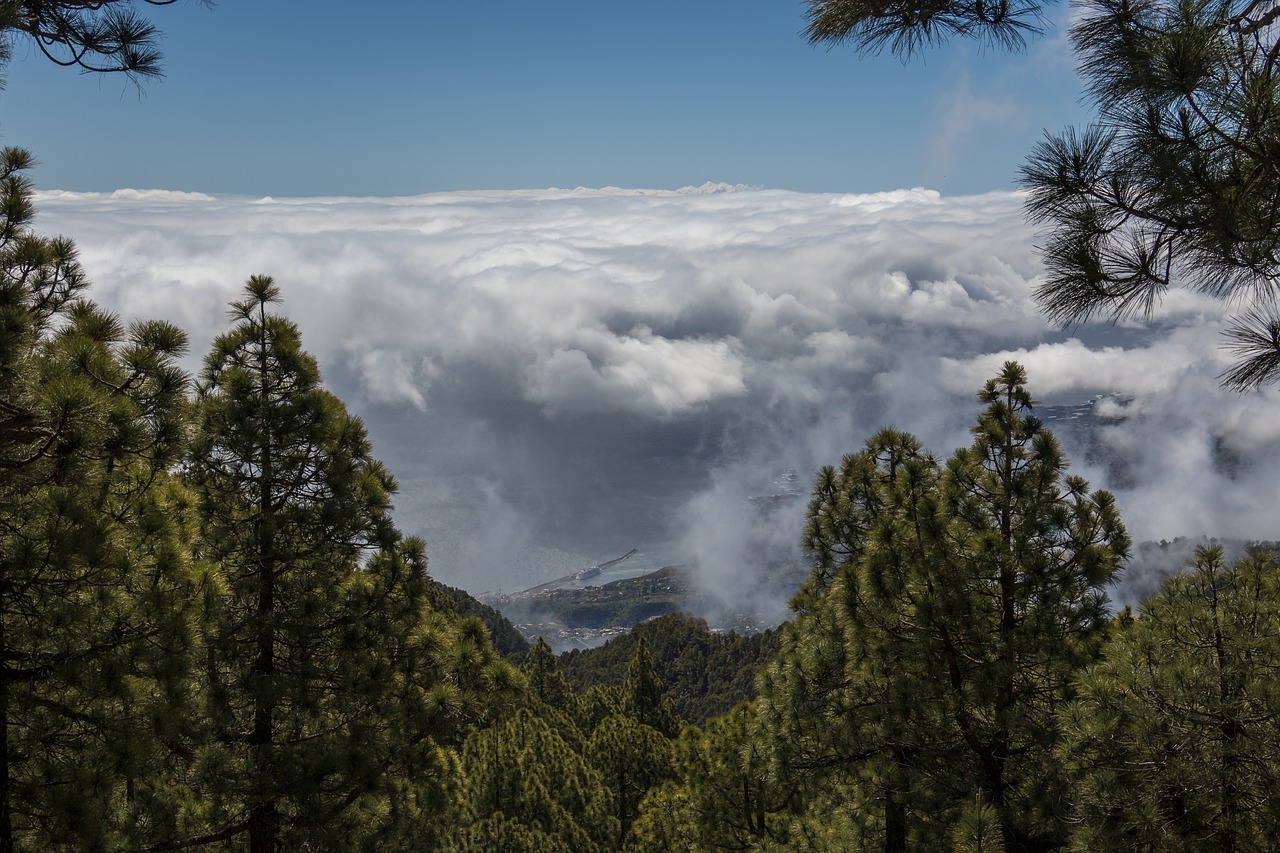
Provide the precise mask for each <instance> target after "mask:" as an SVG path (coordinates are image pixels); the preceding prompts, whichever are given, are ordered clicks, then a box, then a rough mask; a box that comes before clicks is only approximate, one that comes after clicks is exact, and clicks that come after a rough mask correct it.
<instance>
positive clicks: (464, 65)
mask: <svg viewBox="0 0 1280 853" xmlns="http://www.w3.org/2000/svg"><path fill="white" fill-rule="evenodd" d="M368 8H369V12H368V13H364V9H365V7H363V6H358V5H353V4H350V3H338V2H332V1H331V0H313V2H307V3H305V4H304V3H302V2H297V0H258V2H250V0H220V2H218V3H217V5H216V6H214V7H213V8H212V9H209V8H206V7H204V6H202V5H200V4H198V3H195V2H190V0H187V1H186V2H180V3H178V4H176V5H174V6H170V7H159V8H154V9H146V10H145V11H147V13H148V14H150V15H151V16H152V19H153V20H154V21H155V23H156V24H157V25H158V26H159V27H160V29H161V30H162V31H163V33H164V41H163V49H164V51H165V54H166V59H165V69H166V74H165V78H164V79H163V80H160V81H156V82H151V83H147V84H145V85H144V91H143V92H141V93H140V92H139V91H138V90H137V89H135V88H134V87H133V86H132V85H130V84H129V83H127V82H126V81H125V80H123V79H121V78H119V77H111V76H106V77H104V76H100V75H81V74H77V73H75V72H73V71H70V70H66V69H60V68H56V67H54V66H53V65H52V64H51V63H49V62H48V61H46V60H45V59H43V57H41V56H40V55H39V54H38V52H36V51H34V50H33V49H32V48H31V47H30V46H28V45H25V44H21V43H19V44H18V45H16V49H15V54H14V60H13V62H12V63H11V66H10V68H9V69H8V74H7V82H6V87H5V89H4V91H3V92H0V135H2V137H3V142H4V143H5V144H10V145H21V146H24V147H27V148H29V149H31V150H33V151H34V152H35V153H36V155H37V157H38V159H39V160H40V162H41V164H42V165H41V167H40V169H39V171H38V172H37V173H36V175H35V178H36V181H37V183H38V185H39V186H41V187H44V188H58V189H68V190H80V191H104V190H112V189H117V188H121V187H132V188H163V189H176V190H193V191H202V192H208V193H234V194H247V195H273V196H317V195H380V196H385V195H398V194H417V193H425V192H435V191H442V190H459V189H524V188H543V187H551V186H558V187H576V186H589V187H600V186H608V185H614V186H622V187H644V188H655V189H673V188H677V187H680V186H685V185H691V184H692V185H697V184H702V183H703V182H705V181H716V182H718V181H724V182H728V183H742V184H749V185H757V186H765V187H770V188H780V189H792V190H800V191H806V192H874V191H880V190H887V189H894V188H900V187H912V186H925V187H929V188H932V189H937V190H939V191H941V192H943V193H944V194H948V195H952V194H964V193H975V192H983V191H986V190H993V189H1006V188H1009V187H1011V186H1012V185H1013V182H1014V180H1015V178H1016V170H1017V165H1018V164H1019V163H1020V162H1021V160H1022V158H1023V156H1024V155H1025V153H1026V152H1027V150H1028V149H1029V148H1030V146H1031V145H1032V144H1034V142H1035V141H1036V140H1038V139H1039V138H1040V137H1041V135H1042V133H1043V131H1044V129H1046V128H1052V129H1055V130H1056V129H1060V128H1061V127H1063V126H1064V125H1067V124H1073V123H1074V124H1078V123H1081V122H1083V121H1086V120H1087V118H1088V113H1087V111H1086V110H1085V109H1083V108H1082V107H1081V106H1080V105H1079V103H1078V99H1079V94H1080V89H1079V83H1078V80H1077V78H1076V76H1075V74H1074V71H1073V68H1072V63H1071V58H1070V55H1069V52H1068V51H1067V49H1066V47H1065V44H1064V39H1063V37H1062V33H1061V31H1057V32H1051V33H1050V34H1049V35H1048V37H1047V38H1045V39H1042V40H1040V41H1038V42H1036V43H1033V44H1032V45H1031V47H1030V49H1029V50H1028V51H1027V52H1026V53H1023V54H1016V55H1005V54H1000V53H994V52H990V51H986V52H984V51H983V50H981V48H980V47H979V46H978V45H976V44H974V43H971V42H965V43H957V44H955V45H953V46H948V47H947V48H944V49H940V50H934V51H931V52H929V53H927V54H925V55H924V56H923V57H922V58H921V59H918V60H916V61H914V62H913V63H912V64H910V65H906V66H904V65H903V64H902V63H901V62H899V61H898V60H897V59H895V58H893V57H891V56H882V57H873V58H864V57H859V56H857V55H856V54H854V52H853V51H852V50H849V49H839V48H837V49H834V50H827V49H823V48H813V47H810V46H809V45H808V44H807V43H806V42H805V41H804V39H803V38H802V37H801V36H800V31H801V30H802V28H803V26H804V21H803V18H802V12H803V6H802V4H801V3H800V2H796V0H692V2H690V0H685V2H649V3H644V4H615V3H599V2H594V3H587V2H583V0H553V2H549V3H540V4H534V3H529V2H527V0H522V2H516V0H494V2H487V3H441V2H414V3H410V2H383V3H379V4H376V5H373V6H370V7H368ZM1055 14H1057V15H1058V16H1059V17H1061V16H1062V15H1064V14H1065V10H1063V9H1057V10H1055Z"/></svg>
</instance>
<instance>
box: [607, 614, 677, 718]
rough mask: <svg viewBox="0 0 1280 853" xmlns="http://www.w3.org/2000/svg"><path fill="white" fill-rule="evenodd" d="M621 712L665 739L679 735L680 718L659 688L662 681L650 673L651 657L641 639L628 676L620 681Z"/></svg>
mask: <svg viewBox="0 0 1280 853" xmlns="http://www.w3.org/2000/svg"><path fill="white" fill-rule="evenodd" d="M621 710H622V713H624V714H626V715H627V716H628V717H631V718H632V719H634V720H635V721H636V722H638V723H640V724H641V725H645V726H648V727H649V728H651V729H656V730H658V731H659V732H661V733H662V734H663V735H664V736H665V737H668V738H671V737H675V736H676V735H677V734H679V733H680V719H679V718H678V717H677V716H676V711H675V704H674V703H673V702H672V701H671V698H670V697H669V696H667V693H666V691H665V690H664V689H663V687H662V679H660V678H658V674H657V673H656V672H654V671H653V658H652V657H650V656H649V647H648V645H646V644H645V641H644V638H643V637H641V638H640V641H639V642H638V643H637V644H636V650H635V653H634V654H632V656H631V663H629V664H628V665H627V677H626V678H625V679H624V680H623V682H622V709H621Z"/></svg>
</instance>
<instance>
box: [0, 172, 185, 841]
mask: <svg viewBox="0 0 1280 853" xmlns="http://www.w3.org/2000/svg"><path fill="white" fill-rule="evenodd" d="M30 163H31V159H30V157H29V155H27V154H26V153H25V152H22V151H18V150H15V149H6V150H4V151H3V152H0V471H2V472H3V474H2V475H0V849H5V850H11V849H48V848H49V847H51V846H54V845H59V844H65V845H71V846H85V847H94V848H105V847H107V846H109V845H112V844H115V843H121V839H122V838H127V837H130V836H131V835H132V833H133V831H134V828H135V827H134V822H135V819H136V814H135V813H134V805H135V802H134V800H133V798H132V797H131V796H129V794H131V793H132V782H133V780H134V779H136V778H139V777H142V776H145V775H146V774H149V773H154V772H156V769H157V768H156V760H157V756H158V755H159V754H161V753H162V752H163V750H162V749H161V747H160V743H161V741H162V740H164V739H166V738H168V737H171V736H172V735H173V733H174V731H175V730H176V729H177V728H178V727H180V725H181V722H180V720H179V714H180V713H181V711H182V710H183V708H184V700H185V695H184V688H183V684H184V676H185V675H186V673H187V667H188V664H189V657H190V653H191V650H192V647H193V643H194V631H193V626H192V623H191V618H190V616H191V611H190V608H189V606H188V602H189V601H191V600H192V599H194V598H195V596H196V587H197V585H198V584H199V583H200V577H199V575H198V573H196V572H195V571H194V569H193V566H192V564H191V560H190V552H189V548H188V545H189V540H190V537H191V535H192V527H193V525H192V522H193V518H192V512H191V501H190V496H189V495H188V494H187V493H186V491H185V490H184V489H183V488H182V487H181V485H179V484H178V483H176V482H174V480H173V479H172V478H171V477H170V475H169V470H170V468H171V467H172V465H173V463H174V462H175V460H176V458H177V455H178V454H179V453H180V451H181V438H182V433H183V424H184V418H185V397H184V395H185V390H186V383H187V380H186V377H185V375H184V374H183V373H182V371H181V370H180V369H179V368H178V367H177V365H176V364H175V361H174V359H175V357H176V356H177V355H179V354H180V353H181V352H182V351H183V349H184V348H185V345H186V339H185V337H184V336H183V334H182V333H181V332H180V331H178V330H177V329H175V328H174V327H173V326H171V325H168V324H165V323H159V322H143V323H137V324H135V325H134V326H133V327H131V328H129V329H127V330H126V329H125V328H124V327H123V326H122V325H121V323H120V322H119V320H117V319H116V318H115V317H113V316H110V315H108V314H104V313H103V312H102V311H100V310H99V309H98V308H97V307H96V306H95V305H93V304H92V303H91V302H89V301H87V300H86V299H85V298H84V290H85V288H87V286H88V282H87V281H86V279H85V277H84V274H83V272H82V271H81V269H80V266H79V264H78V263H77V261H76V257H75V249H74V247H73V246H72V244H71V243H70V242H69V241H67V240H63V239H47V238H44V237H40V236H38V235H36V234H34V233H32V232H31V230H30V229H29V226H28V223H29V220H30V217H31V215H32V208H31V186H30V184H29V182H28V181H27V179H26V177H25V176H24V175H23V172H24V171H25V170H26V169H27V168H29V166H30ZM15 845H16V846H15Z"/></svg>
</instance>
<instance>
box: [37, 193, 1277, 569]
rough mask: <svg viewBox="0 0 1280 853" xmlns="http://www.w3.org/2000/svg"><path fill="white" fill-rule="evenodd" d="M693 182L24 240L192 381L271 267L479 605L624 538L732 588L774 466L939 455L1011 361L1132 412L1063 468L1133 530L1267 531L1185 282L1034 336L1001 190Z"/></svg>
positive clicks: (1260, 494) (91, 216)
mask: <svg viewBox="0 0 1280 853" xmlns="http://www.w3.org/2000/svg"><path fill="white" fill-rule="evenodd" d="M698 189H699V191H698V192H652V191H623V190H616V189H606V190H584V189H577V190H546V191H540V192H535V191H521V192H512V193H499V192H474V193H445V194H436V195H427V196H418V197H402V198H390V199H370V198H360V199H354V198H353V199H342V198H326V199H274V200H259V199H250V198H231V197H208V196H199V195H194V194H184V193H167V192H157V191H145V192H133V191H120V192H117V193H114V194H110V195H107V194H78V193H58V192H53V193H43V194H41V195H40V198H39V219H38V225H39V227H40V228H41V229H42V230H44V231H48V232H56V233H63V234H67V235H70V236H72V237H74V238H76V240H77V242H78V244H79V246H80V250H81V258H82V260H83V262H84V264H85V267H86V269H87V270H88V272H89V274H90V277H91V278H92V279H93V281H94V282H95V286H94V290H93V295H94V298H95V299H97V300H98V301H99V302H101V303H103V304H104V305H105V306H107V307H108V308H110V309H112V310H115V311H117V312H119V313H120V314H121V315H122V316H123V317H124V318H126V319H133V318H137V317H159V318H164V319H169V320H172V321H174V322H176V323H178V324H179V325H181V326H183V327H184V328H186V329H187V330H188V331H189V332H190V334H191V336H192V341H193V353H192V355H191V357H190V359H189V361H188V364H189V365H190V366H191V367H192V369H196V368H197V367H198V364H199V360H200V358H201V356H202V355H203V353H204V351H205V349H206V348H207V346H208V344H209V342H210V341H211V340H212V338H213V336H214V335H215V334H217V333H218V332H220V331H221V330H222V329H224V328H225V324H226V315H225V306H226V304H227V302H228V301H229V300H231V299H232V298H235V297H236V296H237V294H238V292H239V290H240V288H241V286H242V284H243V282H244V281H245V280H246V279H247V278H248V277H249V276H250V275H252V274H258V273H262V274H269V275H272V276H274V277H275V279H276V282H277V284H279V285H280V287H281V289H282V292H283V296H284V300H285V303H284V310H285V311H286V312H287V313H288V314H289V315H290V316H291V317H292V318H293V319H294V320H296V321H297V322H298V324H299V325H300V327H301V328H302V331H303V336H304V343H305V344H306V346H307V347H308V349H310V350H311V351H312V352H314V353H315V354H316V356H317V357H318V359H319V360H320V363H321V366H322V368H323V370H324V372H325V375H326V378H327V380H328V381H329V383H330V385H331V386H332V387H333V388H334V390H335V391H336V392H337V393H339V394H340V395H341V396H342V397H343V398H344V399H346V400H347V401H348V403H349V404H350V405H351V406H352V407H353V408H354V409H356V410H357V411H360V412H362V413H363V414H364V415H365V417H366V419H367V421H368V423H369V425H370V430H371V433H372V434H373V436H374V439H375V442H377V445H376V446H377V449H378V452H379V453H380V455H382V456H383V457H384V458H385V459H386V460H387V461H388V463H389V464H390V465H391V467H392V469H393V470H394V471H396V473H397V474H398V476H399V477H400V479H401V480H402V482H403V483H404V489H403V491H402V494H401V496H400V501H399V512H400V518H401V524H402V526H404V527H405V528H407V529H409V530H411V531H415V532H417V531H419V530H425V531H426V532H427V533H428V535H429V538H430V539H431V540H432V541H433V543H434V544H433V547H432V554H433V564H432V565H433V570H434V571H436V572H437V574H439V575H440V576H441V577H443V578H444V579H446V580H449V581H452V582H454V583H460V584H463V585H466V586H469V587H471V588H474V589H480V588H498V587H502V588H505V589H511V588H512V587H514V586H518V585H519V583H520V580H519V579H520V578H524V577H526V576H527V579H528V580H530V581H536V580H538V579H545V577H549V576H551V575H550V574H547V573H548V572H554V571H555V570H556V567H555V566H552V567H550V568H549V567H548V560H551V561H552V562H555V561H556V560H559V561H560V562H561V563H563V562H564V561H565V560H569V561H572V560H573V559H577V558H578V556H580V557H581V559H583V560H585V561H586V562H584V565H588V564H590V563H591V562H595V561H598V560H599V559H602V558H608V557H610V556H615V555H616V553H622V552H623V551H626V550H627V549H628V548H630V547H632V546H633V545H640V546H646V545H647V546H650V547H653V548H659V549H660V548H669V549H670V550H671V553H670V556H671V558H672V559H680V558H684V557H687V556H688V555H689V554H690V553H699V554H702V555H703V558H704V560H705V561H711V557H710V556H709V555H710V554H711V553H713V552H714V553H718V554H721V555H722V556H723V555H726V554H732V555H733V556H732V558H731V559H728V558H725V559H721V560H719V563H720V564H724V565H723V570H724V571H725V572H727V571H728V570H729V564H730V563H733V564H736V563H737V562H739V561H742V560H746V561H750V560H751V559H752V557H751V554H752V548H750V547H747V548H741V547H735V548H728V546H727V545H725V544H724V543H725V542H726V541H728V540H729V539H732V538H733V537H734V536H737V535H738V534H737V533H735V531H742V530H744V529H747V528H750V527H752V525H753V522H752V521H751V520H750V519H749V518H747V517H744V515H743V513H744V512H745V510H744V507H747V506H749V505H748V504H746V503H745V502H744V498H745V497H747V496H749V494H751V493H753V492H757V493H763V492H767V490H768V489H769V488H770V486H769V483H770V482H771V481H772V479H773V478H774V477H776V476H777V474H778V471H779V470H794V471H795V472H797V474H798V477H799V479H800V481H801V483H802V486H803V487H806V488H807V483H805V481H807V479H808V478H809V477H810V476H811V474H812V472H813V471H814V469H815V468H816V467H818V466H819V465H821V464H826V463H831V462H835V461H837V460H838V457H839V454H840V453H843V452H847V451H849V450H853V449H856V447H858V446H859V445H860V444H861V442H862V440H863V439H864V438H865V436H866V435H867V434H869V433H870V432H871V431H873V430H874V429H876V428H878V427H880V426H884V425H888V424H893V425H896V426H899V427H901V428H904V429H908V430H911V431H914V432H916V433H917V434H919V435H920V436H921V438H922V439H923V440H925V441H926V443H928V444H929V445H930V446H932V447H934V448H935V449H936V450H937V451H939V452H940V453H943V454H946V453H949V452H950V451H951V450H952V449H953V448H954V447H956V446H958V445H959V444H961V443H964V442H966V441H967V434H966V429H967V427H968V425H969V424H970V423H971V422H972V420H973V417H974V415H975V404H974V402H973V400H974V397H973V394H974V392H975V391H976V390H977V388H978V387H979V386H980V385H981V384H982V382H983V381H984V380H985V379H986V378H988V377H989V376H990V375H992V374H993V373H994V372H995V370H996V369H997V368H998V367H999V365H1000V363H1001V362H1003V361H1004V360H1006V359H1009V358H1016V359H1018V360H1020V361H1023V362H1024V363H1025V364H1026V365H1027V368H1028V371H1029V373H1030V377H1031V383H1032V390H1033V392H1034V393H1036V394H1037V395H1038V396H1040V397H1042V398H1047V399H1050V400H1052V401H1067V400H1077V399H1086V398H1088V397H1089V396H1091V395H1093V394H1097V393H1102V392H1112V391H1114V392H1121V393H1124V394H1127V395H1130V396H1132V397H1134V401H1133V402H1132V403H1130V404H1128V405H1127V411H1128V412H1129V413H1130V417H1129V420H1128V421H1126V422H1125V424H1123V425H1121V426H1118V427H1113V428H1109V429H1107V430H1105V431H1104V432H1103V433H1101V434H1100V438H1099V442H1100V443H1099V445H1098V447H1095V448H1093V449H1091V450H1088V451H1087V452H1086V450H1085V449H1084V448H1077V449H1075V450H1073V455H1074V456H1076V457H1077V458H1078V461H1079V464H1080V466H1081V468H1082V470H1084V471H1085V472H1086V473H1087V474H1088V475H1089V476H1090V477H1091V479H1092V480H1093V481H1094V483H1095V485H1101V486H1108V487H1110V488H1112V489H1114V490H1115V491H1117V493H1118V497H1119V500H1120V504H1121V506H1122V508H1123V509H1124V511H1125V513H1126V518H1127V519H1128V521H1129V523H1130V525H1131V527H1132V528H1133V532H1134V534H1135V535H1136V536H1137V537H1139V538H1145V537H1152V536H1154V537H1157V538H1158V537H1171V536H1173V535H1178V534H1179V533H1187V534H1197V533H1207V534H1210V535H1219V536H1226V535H1234V536H1252V537H1268V538H1270V537H1275V536H1277V535H1280V531H1277V530H1276V529H1275V524H1276V522H1275V518H1274V512H1273V511H1271V510H1272V508H1274V506H1276V505H1277V503H1278V502H1280V500H1278V498H1280V494H1278V492H1277V490H1278V489H1280V486H1278V485H1277V484H1280V427H1277V426H1276V425H1277V424H1280V417H1278V415H1280V396H1277V395H1276V394H1274V393H1268V394H1258V395H1252V396H1248V397H1240V396H1236V395H1231V394H1227V393H1225V392H1223V391H1221V390H1220V389H1219V388H1218V387H1217V381H1216V377H1217V375H1218V374H1219V373H1220V372H1221V371H1222V369H1223V367H1224V366H1225V361H1224V356H1223V354H1222V352H1221V351H1220V350H1219V348H1218V345H1219V338H1218V333H1219V330H1220V328H1221V325H1222V317H1221V307H1220V306H1218V305H1217V304H1215V303H1213V302H1212V301H1210V300H1207V299H1206V298H1205V297H1203V296H1200V295H1197V294H1190V293H1181V292H1175V293H1174V294H1171V296H1170V299H1169V300H1168V301H1167V303H1166V304H1165V306H1163V307H1162V308H1161V310H1160V311H1159V312H1158V313H1157V316H1156V317H1154V318H1153V323H1154V325H1152V326H1150V327H1147V326H1134V325H1131V324H1126V325H1124V326H1114V325H1110V324H1098V325H1092V326H1086V327H1083V328H1080V329H1076V330H1072V331H1071V332H1070V333H1065V332H1062V331H1060V330H1056V329H1053V328H1049V327H1046V326H1045V324H1044V321H1043V320H1042V318H1041V317H1040V315H1039V314H1038V312H1037V309H1036V306H1035V305H1034V303H1033V301H1032V299H1031V293H1032V292H1033V290H1034V287H1035V284H1036V281H1037V278H1036V277H1037V276H1038V275H1039V271H1040V270H1039V266H1038V263H1037V261H1036V258H1035V254H1034V251H1033V249H1032V245H1033V243H1034V235H1033V233H1032V230H1031V229H1030V228H1029V227H1028V226H1027V225H1026V224H1025V223H1024V221H1023V218H1022V215H1021V207H1020V205H1021V198H1020V196H1019V195H1017V194H1013V193H993V194H989V195H983V196H973V197H965V198H944V197H942V196H940V195H938V194H937V193H936V192H933V191H930V190H924V189H918V188H917V189H912V190H902V191H897V192H892V193H879V194H874V195H814V194H802V193H791V192H781V191H771V190H752V189H748V188H739V187H732V188H728V187H720V186H714V185H713V186H704V187H702V188H698ZM729 189H732V190H733V191H727V190H729ZM1108 458H1119V459H1120V460H1121V462H1120V463H1109V462H1108V461H1107V459H1108ZM757 474H758V475H759V476H756V475H757ZM477 483H483V484H484V487H483V489H480V490H479V491H477V489H478V488H479V487H477V485H476V484H477ZM459 495H464V496H465V495H470V496H471V497H470V498H467V500H468V501H471V503H467V502H466V501H462V499H461V498H459V497H458V496H459ZM477 495H480V497H476V496H477ZM464 504H465V505H466V506H468V507H471V506H474V507H476V508H477V510H476V513H474V514H467V513H461V512H460V511H459V510H458V507H459V506H462V505H464ZM802 504H803V502H800V503H799V504H797V508H796V509H795V510H793V511H791V516H787V517H786V518H783V519H782V520H780V521H779V524H780V525H781V527H780V528H779V530H781V531H782V532H781V533H779V534H778V536H777V537H774V538H772V539H770V540H769V541H770V542H774V541H775V539H776V541H783V540H786V537H788V536H791V531H793V530H794V529H795V518H794V514H795V512H798V511H800V509H801V508H802ZM486 507H487V508H488V509H485V508H486ZM783 515H785V513H784V514H783ZM473 516H474V517H473ZM499 524H500V526H501V530H497V529H496V528H495V529H494V530H492V531H489V532H488V533H486V531H487V530H488V528H489V527H492V526H493V525H499ZM700 531H704V532H706V533H707V537H704V538H702V539H700V538H699V532H700ZM713 531H714V532H715V536H714V537H712V536H710V533H711V532H713ZM758 535H762V534H761V533H760V531H755V532H754V533H753V536H758ZM486 539H487V541H489V542H490V543H491V544H494V543H506V544H505V545H502V547H500V548H499V547H497V545H496V544H495V545H494V547H492V548H490V547H486V548H485V549H480V550H477V547H476V546H475V545H474V543H475V542H477V541H480V540H486ZM637 540H639V541H637ZM787 541H789V540H787ZM663 543H665V544H663ZM681 543H683V544H681ZM697 543H701V545H699V544H697ZM615 545H617V546H621V547H615ZM771 547H772V546H771ZM481 550H482V551H483V552H484V554H485V559H484V560H481V561H476V560H473V559H472V558H471V557H468V556H467V555H473V556H474V555H475V554H478V553H480V552H481ZM547 554H554V555H558V556H556V557H555V558H554V559H552V558H549V557H547V556H546V555H547ZM531 555H540V556H537V557H536V558H535V557H534V556H531ZM726 559H727V562H726ZM581 567H582V566H567V567H565V568H566V570H569V569H573V568H581ZM744 571H745V570H744ZM535 575H541V578H540V577H537V576H535ZM714 576H717V577H722V576H723V574H722V575H714ZM744 577H750V574H749V572H748V573H747V574H745V575H744ZM513 578H515V580H513Z"/></svg>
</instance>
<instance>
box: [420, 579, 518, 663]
mask: <svg viewBox="0 0 1280 853" xmlns="http://www.w3.org/2000/svg"><path fill="white" fill-rule="evenodd" d="M432 583H433V584H434V585H435V586H436V588H437V589H438V590H439V591H440V592H441V593H442V594H443V595H444V597H445V598H447V599H448V600H449V601H451V602H452V603H453V606H454V607H455V608H456V609H457V611H458V612H459V613H465V614H467V615H469V616H476V617H479V619H480V621H482V622H484V625H485V627H486V628H488V629H489V637H490V639H492V640H493V645H494V648H496V649H497V650H498V651H499V652H501V653H502V654H503V655H504V656H505V657H506V658H508V659H509V660H515V661H518V660H520V659H521V658H522V657H523V656H524V655H525V654H526V653H528V651H529V641H528V640H526V639H525V638H524V636H523V635H521V633H520V631H519V630H517V628H516V626H515V625H512V624H511V621H510V620H509V619H507V617H505V616H503V615H502V614H501V613H499V612H498V611H497V610H494V609H493V608H492V607H490V606H489V605H487V604H485V603H484V602H482V601H478V600H476V598H475V597H474V596H472V595H471V594H470V593H468V592H467V591H466V590H462V589H457V588H456V587H452V586H446V585H444V584H442V583H440V582H439V581H433V582H432Z"/></svg>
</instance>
